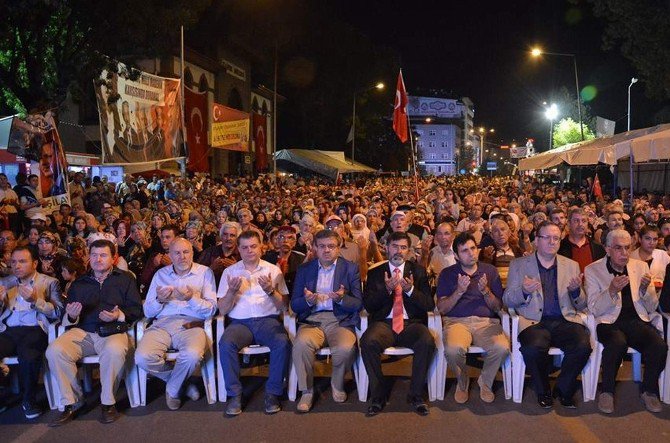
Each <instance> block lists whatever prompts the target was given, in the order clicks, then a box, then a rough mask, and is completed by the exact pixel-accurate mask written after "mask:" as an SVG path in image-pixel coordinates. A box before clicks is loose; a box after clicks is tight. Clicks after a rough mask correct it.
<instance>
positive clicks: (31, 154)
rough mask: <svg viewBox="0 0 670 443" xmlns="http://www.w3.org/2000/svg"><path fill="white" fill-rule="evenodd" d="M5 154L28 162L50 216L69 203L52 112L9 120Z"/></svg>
mask: <svg viewBox="0 0 670 443" xmlns="http://www.w3.org/2000/svg"><path fill="white" fill-rule="evenodd" d="M7 151H8V152H10V153H11V154H14V155H16V156H17V157H21V158H23V159H25V160H26V161H29V162H30V170H31V171H32V172H33V173H35V172H36V171H37V175H38V176H39V184H38V190H39V191H40V193H41V195H42V198H44V199H45V200H46V205H45V206H43V209H44V211H45V212H46V213H47V214H50V213H51V212H53V211H57V210H59V209H60V205H62V204H70V196H69V194H68V186H67V160H66V159H65V152H64V151H63V145H62V143H61V140H60V136H59V135H58V130H57V129H56V122H55V120H54V117H53V114H52V113H51V111H49V112H47V113H46V114H44V115H42V114H34V115H28V116H27V117H26V118H25V119H24V120H22V119H20V118H18V117H14V118H13V119H12V123H11V128H10V131H9V139H8V141H7Z"/></svg>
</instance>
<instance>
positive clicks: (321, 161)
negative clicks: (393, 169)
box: [276, 149, 375, 179]
mask: <svg viewBox="0 0 670 443" xmlns="http://www.w3.org/2000/svg"><path fill="white" fill-rule="evenodd" d="M276 158H277V161H283V162H288V163H291V164H295V165H298V166H300V167H302V168H305V169H309V170H310V171H313V172H316V173H317V174H320V175H325V176H327V177H330V178H333V179H335V178H337V174H348V173H352V172H354V173H361V172H375V170H374V169H372V168H370V167H368V166H365V165H364V164H362V163H358V162H354V161H351V160H350V159H347V158H345V156H344V152H341V151H320V150H316V149H282V150H281V151H278V152H277V154H276Z"/></svg>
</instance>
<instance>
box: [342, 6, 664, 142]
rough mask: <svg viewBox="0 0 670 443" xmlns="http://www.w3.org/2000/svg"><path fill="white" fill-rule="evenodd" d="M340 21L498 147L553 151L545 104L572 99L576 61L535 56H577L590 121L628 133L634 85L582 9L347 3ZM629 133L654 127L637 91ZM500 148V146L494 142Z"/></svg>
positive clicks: (586, 10)
mask: <svg viewBox="0 0 670 443" xmlns="http://www.w3.org/2000/svg"><path fill="white" fill-rule="evenodd" d="M330 7H332V8H333V10H334V14H335V15H336V16H337V18H338V19H340V20H342V21H344V22H346V23H349V24H351V25H352V26H354V27H355V28H356V29H358V30H359V31H360V32H361V33H363V34H365V35H367V36H368V37H369V38H370V39H372V40H373V41H374V42H375V43H378V44H381V45H385V46H389V47H391V48H393V49H395V50H396V51H398V52H399V53H400V55H401V64H402V68H403V76H404V79H405V84H406V86H407V88H408V90H409V93H410V94H411V93H412V90H413V89H414V88H416V87H421V88H441V89H445V90H447V91H449V90H451V91H453V92H454V93H455V94H457V95H458V96H468V97H470V98H471V99H472V101H473V102H474V104H475V124H476V125H477V126H479V125H485V126H487V127H493V128H495V129H496V132H497V134H498V136H497V138H498V139H499V140H498V141H501V142H506V143H509V142H511V141H512V140H513V139H515V140H517V141H519V140H522V139H523V140H525V138H527V137H533V138H536V140H537V142H536V147H537V148H539V150H545V149H546V148H547V144H548V132H549V126H548V121H547V120H546V119H545V118H544V114H543V109H542V102H543V101H547V102H551V101H553V100H552V99H553V98H554V97H558V91H559V89H560V88H561V87H562V86H565V87H567V88H568V91H569V92H570V93H571V94H573V96H575V95H576V91H575V83H574V71H573V65H572V59H571V58H569V57H556V56H545V57H543V58H542V59H539V60H537V59H531V57H530V55H529V49H530V48H531V47H532V46H533V45H535V44H539V45H541V46H542V47H543V48H544V49H545V50H547V51H551V52H563V53H574V54H577V62H578V71H579V81H580V88H584V87H585V86H589V85H591V86H595V88H596V90H597V95H596V96H595V98H594V99H593V100H591V101H589V102H587V104H588V105H589V106H590V107H591V110H592V114H593V115H599V116H602V117H605V118H608V119H611V120H616V121H617V126H616V132H621V131H623V130H625V126H626V100H627V98H626V94H627V87H628V84H629V82H630V78H631V77H632V76H633V75H634V72H633V70H632V69H631V67H630V64H629V63H628V62H627V61H626V60H625V59H624V58H623V57H622V56H620V55H619V52H618V50H613V51H608V52H605V51H604V50H602V49H601V47H602V45H601V32H602V23H601V22H600V21H599V20H598V19H596V18H594V17H593V16H592V14H591V10H590V5H589V4H588V3H586V2H585V1H584V0H581V1H578V2H576V4H575V3H570V2H568V1H561V0H541V1H538V0H534V1H533V0H520V1H508V2H497V3H492V2H480V1H473V2H460V1H459V2H452V1H412V2H407V1H398V0H395V1H382V0H365V1H360V0H344V1H339V2H335V3H331V4H330ZM632 103H633V105H632V107H633V108H632V112H631V114H632V125H631V126H632V128H637V127H643V126H650V125H651V124H653V122H652V121H651V114H652V113H653V111H654V109H653V108H654V106H658V105H654V103H653V102H650V101H648V100H647V99H645V97H644V93H643V86H641V85H640V84H639V83H638V84H637V85H635V86H634V87H633V92H632ZM491 141H494V140H491Z"/></svg>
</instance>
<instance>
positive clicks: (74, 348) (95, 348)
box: [46, 240, 142, 426]
mask: <svg viewBox="0 0 670 443" xmlns="http://www.w3.org/2000/svg"><path fill="white" fill-rule="evenodd" d="M115 253H116V246H115V245H114V244H113V243H112V242H110V241H109V240H96V241H94V242H93V243H91V247H90V254H89V257H90V264H91V272H90V273H88V274H85V275H83V276H81V277H80V278H78V279H77V280H76V281H75V282H74V283H72V286H71V287H70V290H69V291H68V299H67V301H68V303H67V305H66V306H65V313H66V314H65V315H64V316H63V325H64V326H66V327H68V330H67V332H65V333H64V334H63V335H61V336H60V337H58V338H57V339H56V340H55V341H54V342H53V343H51V345H49V347H48V348H47V352H46V356H47V359H48V360H49V366H50V367H51V370H52V371H53V373H54V374H55V376H56V381H57V383H58V391H59V392H60V399H59V401H60V403H61V404H62V405H65V408H64V410H63V412H62V413H61V414H60V415H59V416H58V417H57V418H56V419H55V420H54V421H53V422H51V424H50V426H61V425H63V424H65V423H67V422H69V421H70V420H72V419H73V418H74V416H75V415H76V413H77V411H78V410H79V409H80V408H81V407H82V406H83V405H84V397H83V392H82V389H81V386H80V385H79V381H78V380H77V362H78V361H79V360H81V359H82V358H83V357H86V356H89V355H95V354H97V355H99V356H100V385H101V392H100V401H101V403H102V412H101V416H100V422H102V423H112V422H114V421H116V420H117V419H118V418H119V414H118V412H117V411H116V407H115V404H116V399H115V397H114V393H115V392H116V390H117V389H118V387H119V382H120V381H121V376H122V374H123V372H124V369H125V367H126V365H128V364H132V343H130V339H129V337H128V334H126V333H125V330H126V329H127V327H128V325H131V324H132V323H134V322H135V321H136V320H138V319H139V318H141V317H142V303H141V301H140V294H139V292H138V290H137V284H136V283H135V279H134V278H133V277H132V276H131V275H130V274H128V273H126V272H123V271H120V270H119V269H117V268H115V267H114V266H113V261H114V255H115ZM114 327H116V330H117V331H119V332H118V333H115V332H113V331H110V330H112V329H114ZM108 334H109V335H108Z"/></svg>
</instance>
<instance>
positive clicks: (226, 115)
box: [209, 103, 250, 152]
mask: <svg viewBox="0 0 670 443" xmlns="http://www.w3.org/2000/svg"><path fill="white" fill-rule="evenodd" d="M249 126H250V125H249V114H248V113H246V112H242V111H238V110H237V109H233V108H229V107H227V106H223V105H220V104H218V103H214V104H213V106H212V127H211V130H210V139H209V144H210V145H212V147H213V148H220V149H228V150H231V151H242V152H247V151H249Z"/></svg>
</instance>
